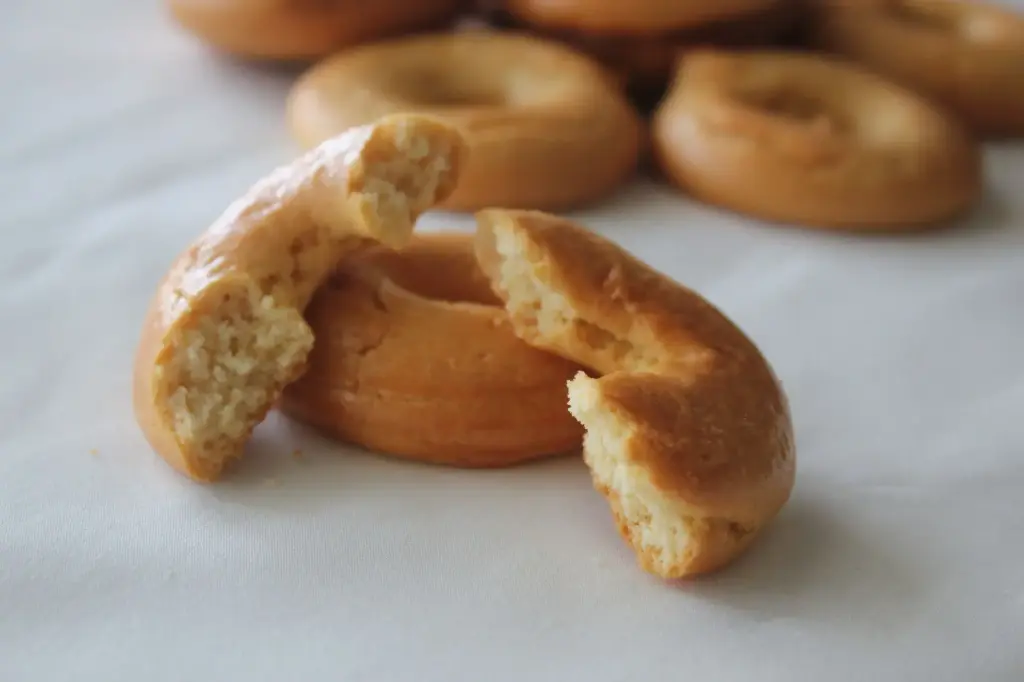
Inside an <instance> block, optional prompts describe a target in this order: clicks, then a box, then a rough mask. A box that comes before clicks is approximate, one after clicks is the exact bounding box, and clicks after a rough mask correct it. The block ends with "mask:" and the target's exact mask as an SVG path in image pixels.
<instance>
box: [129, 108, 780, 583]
mask: <svg viewBox="0 0 1024 682" xmlns="http://www.w3.org/2000/svg"><path fill="white" fill-rule="evenodd" d="M466 158H467V145H466V141H465V140H464V138H463V137H462V136H461V134H460V133H459V132H458V130H457V129H456V128H455V127H452V126H449V125H448V124H444V123H440V122H438V121H436V120H434V119H431V118H427V117H421V116H416V115H396V116H392V117H387V118H384V119H381V120H379V121H377V122H375V123H372V124H368V125H366V126H361V127H357V128H353V129H350V130H349V131H346V132H344V133H341V134H340V135H339V136H336V137H333V138H331V139H329V140H327V141H325V142H324V143H322V144H321V145H319V146H317V147H315V148H314V149H313V150H312V151H310V152H308V153H306V154H304V155H303V156H301V157H299V158H298V159H296V160H295V161H293V162H292V163H290V164H288V165H286V166H283V167H281V168H279V169H277V170H275V171H273V172H272V173H270V174H269V175H267V176H266V177H265V178H263V179H262V180H260V181H259V182H257V183H256V184H255V185H254V186H253V187H252V189H250V190H249V191H248V192H247V193H246V194H245V195H244V196H243V197H241V198H240V199H238V200H236V201H235V202H233V203H232V204H231V205H230V206H229V207H228V208H227V209H226V210H225V212H224V213H223V215H222V216H220V218H218V219H217V220H216V221H215V222H214V223H213V225H212V226H211V227H210V228H209V229H208V230H206V231H205V232H204V233H202V234H201V235H200V236H199V237H198V238H197V240H196V241H195V243H194V244H192V245H191V246H190V247H189V248H188V249H186V250H185V251H184V252H183V253H182V254H181V255H180V256H179V257H178V258H177V259H176V260H175V262H174V264H173V265H172V266H171V269H170V271H169V272H168V273H167V275H166V276H165V278H164V279H163V281H162V282H161V284H160V286H159V288H158V289H157V292H156V294H155V296H154V298H153V302H152V305H151V307H150V310H149V313H148V315H147V318H146V321H145V324H144V327H143V334H142V339H141V342H140V344H139V348H138V351H137V354H136V359H135V371H134V374H135V377H134V406H135V414H136V418H137V420H138V423H139V425H140V426H141V428H142V431H143V433H144V434H145V436H146V438H147V440H148V441H149V443H150V444H151V445H152V447H153V448H154V450H156V452H157V453H159V454H160V455H161V456H162V457H163V458H164V459H165V460H166V461H167V462H168V463H169V464H170V465H171V466H173V467H174V468H175V469H177V470H178V471H180V472H182V473H184V474H186V475H188V476H190V477H191V478H193V479H195V480H197V481H205V482H210V481H215V480H217V479H218V478H220V476H221V475H222V474H223V472H224V470H225V467H226V466H227V465H228V463H229V462H231V461H232V460H234V459H237V458H238V457H240V456H241V455H242V454H243V452H244V449H245V444H246V442H247V440H248V439H249V438H250V436H251V435H252V432H253V430H254V428H255V427H256V426H257V425H258V424H259V423H260V422H261V421H262V420H263V419H264V418H265V416H266V415H267V413H268V412H269V411H270V409H271V408H272V407H274V406H279V407H280V408H281V410H282V411H283V412H284V413H285V414H287V415H291V416H292V417H294V418H296V419H298V420H301V421H303V422H305V423H308V424H311V425H314V426H316V427H319V428H321V429H323V430H324V431H325V432H327V433H329V434H332V435H334V436H336V437H338V438H340V439H342V440H344V441H347V442H351V443H356V444H360V445H363V446H365V447H367V448H372V449H376V450H378V451H381V452H384V453H389V454H393V455H397V456H400V457H405V458H408V459H416V460H420V461H427V462H433V463H438V464H448V465H454V466H464V467H496V466H509V465H512V464H516V463H521V462H524V461H527V460H531V459H536V458H539V457H544V456H551V455H556V454H563V453H567V452H571V451H573V450H576V449H578V448H579V446H580V445H581V442H582V445H583V453H584V460H585V461H586V463H587V465H588V466H589V468H590V471H591V473H592V477H593V481H594V486H595V488H596V489H597V490H599V491H600V492H601V493H602V494H604V496H605V497H606V498H607V499H608V502H609V504H610V506H611V509H612V512H613V514H614V518H615V520H616V523H617V525H618V527H619V530H620V531H621V533H622V535H623V537H624V538H626V540H627V541H628V542H629V543H630V545H631V546H632V547H633V548H634V550H635V552H636V554H637V556H638V559H639V561H640V563H641V565H642V566H643V567H644V568H645V569H647V570H648V571H650V572H651V573H653V574H655V575H659V576H663V577H666V578H679V577H683V576H689V575H696V574H700V573H705V572H708V571H712V570H715V569H717V568H720V567H722V566H725V565H726V564H728V563H729V562H730V561H732V560H733V559H734V558H736V557H737V556H739V555H740V554H741V553H742V552H743V551H744V550H745V549H746V548H747V547H748V546H749V545H750V544H751V542H752V541H753V540H754V538H755V537H757V535H758V534H759V531H760V530H761V529H762V528H764V527H765V526H766V525H767V524H768V523H769V522H770V521H771V520H772V519H773V518H774V517H775V515H776V514H777V513H778V512H779V511H780V509H781V508H782V507H783V505H784V504H785V503H786V501H787V500H788V498H789V495H790V491H791V489H792V486H793V481H794V472H795V453H794V443H793V432H792V425H791V420H790V415H789V406H788V404H787V401H786V398H785V396H784V394H783V392H782V389H781V386H780V384H779V382H778V380H777V379H776V377H775V375H774V374H773V372H772V370H771V368H770V366H769V364H768V362H767V361H766V360H765V359H764V357H763V356H762V355H761V353H760V352H759V351H758V349H757V348H756V346H755V345H754V344H753V343H752V342H751V341H750V340H749V339H748V338H747V337H746V336H745V335H744V334H743V332H742V331H741V330H740V329H739V328H737V327H736V326H735V325H734V324H733V323H732V322H730V321H729V319H728V318H727V317H726V316H725V315H724V314H722V313H721V312H719V311H718V310H717V309H716V308H714V307H713V306H712V305H711V304H710V303H708V302H707V301H705V300H704V299H702V298H701V297H700V296H699V295H698V294H697V293H695V292H693V291H691V290H689V289H686V288H685V287H683V286H682V285H680V284H677V283H676V282H674V281H672V280H671V279H669V278H668V277H666V276H665V275H662V274H660V273H658V272H656V271H654V270H652V269H651V268H650V267H648V266H647V265H645V264H644V263H643V262H641V261H640V260H638V259H637V258H635V257H634V256H632V255H630V254H629V253H627V252H626V251H624V250H623V249H622V248H620V247H619V246H617V245H616V244H614V243H612V242H610V241H607V240H605V239H603V238H601V237H598V236H597V235H595V234H593V233H592V232H590V231H589V230H587V229H586V228H584V227H582V226H580V225H578V224H575V223H572V222H569V221H567V220H565V219H562V218H559V217H557V216H555V215H553V214H550V213H543V212H538V211H524V210H509V209H489V210H485V211H481V212H479V213H478V214H477V223H478V230H477V234H476V237H475V238H471V237H470V236H469V235H463V234H433V235H422V236H417V235H414V234H413V226H414V223H415V221H416V219H417V217H418V216H419V215H420V214H422V213H423V212H424V211H426V210H429V209H430V208H432V207H434V206H437V205H440V204H442V203H443V202H444V200H445V199H446V198H447V197H448V196H450V195H451V193H452V192H453V191H454V188H455V187H456V186H457V185H458V182H459V179H460V176H461V174H462V173H463V172H465V169H466V165H465V164H464V159H466ZM567 386H568V394H567V392H566V387H567ZM584 432H585V435H584Z"/></svg>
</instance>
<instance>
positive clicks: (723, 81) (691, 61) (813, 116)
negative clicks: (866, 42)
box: [652, 50, 982, 231]
mask: <svg viewBox="0 0 1024 682" xmlns="http://www.w3.org/2000/svg"><path fill="white" fill-rule="evenodd" d="M652 132H653V139H654V147H655V154H656V156H657V158H658V160H659V162H660V165H661V166H662V167H663V168H664V170H665V172H666V175H667V176H668V177H669V178H670V179H671V180H672V181H673V182H674V183H675V184H677V185H678V186H679V187H681V188H682V189H684V190H685V191H686V192H688V193H689V194H690V195H692V196H693V197H695V198H697V199H699V200H702V201H705V202H707V203H710V204H717V205H720V206H723V207H726V208H729V209H732V210H735V211H737V212H740V213H746V214H750V215H753V216H756V217H759V218H762V219H765V220H770V221H778V222H787V223H795V224H799V225H804V226H809V227H819V228H836V229H851V230H854V229H855V230H865V231H867V230H912V229H920V228H924V227H927V226H930V225H934V224H937V223H940V222H942V221H945V220H946V219H949V218H951V217H954V216H956V215H959V214H961V213H962V212H964V211H966V210H967V209H968V208H970V207H971V206H972V205H973V204H974V203H975V202H976V200H977V199H978V197H979V195H980V193H981V189H982V166H981V151H980V148H979V144H978V142H977V141H976V140H975V139H974V138H973V136H972V135H971V133H970V132H969V131H968V130H967V129H966V128H965V127H964V126H963V125H962V124H961V123H960V122H959V121H958V120H956V119H955V118H954V117H953V116H951V115H949V114H947V113H946V112H945V111H944V110H942V109H941V108H939V107H937V106H935V105H933V104H932V103H931V102H929V101H928V100H926V99H924V98H922V97H919V96H917V95H915V94H913V93H912V92H910V91H909V90H906V89H904V88H902V87H900V86H897V85H895V84H893V83H891V82H889V81H887V80H885V79H884V78H882V77H881V76H877V75H875V74H873V73H871V72H869V71H866V70H864V69H861V68H859V67H857V66H855V65H852V64H848V63H844V62H840V61H838V60H834V59H832V58H828V57H822V56H818V55H808V54H800V53H787V52H754V51H751V52H737V53H727V52H722V51H715V50H700V51H694V52H692V53H690V54H688V55H686V56H685V57H684V58H683V59H682V60H681V62H680V66H679V70H678V72H677V75H676V78H675V81H674V83H673V85H672V88H671V89H670V91H669V93H668V94H667V96H666V97H665V99H664V100H663V102H662V103H661V105H660V106H659V108H658V110H657V112H656V113H655V116H654V121H653V124H652Z"/></svg>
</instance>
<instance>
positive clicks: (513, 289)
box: [495, 230, 654, 371]
mask: <svg viewBox="0 0 1024 682" xmlns="http://www.w3.org/2000/svg"><path fill="white" fill-rule="evenodd" d="M495 248H496V250H497V252H498V254H499V255H500V256H501V266H500V271H499V272H498V278H499V285H500V287H501V288H502V290H503V291H505V292H506V308H507V309H508V312H509V315H510V316H511V317H512V319H513V320H514V321H515V323H516V326H517V327H518V328H519V329H520V330H521V331H522V332H525V333H526V334H527V335H528V336H529V337H530V339H529V340H531V341H534V342H542V343H543V344H544V345H554V346H556V347H558V348H559V349H561V350H563V351H565V352H567V353H571V354H572V355H573V357H574V358H575V359H576V360H577V361H579V362H581V363H582V364H584V365H589V366H592V367H594V368H596V369H599V370H602V371H609V370H611V369H612V368H615V369H629V370H633V371H643V370H647V369H650V368H652V367H653V364H654V359H653V358H651V357H649V354H648V353H645V352H644V350H643V349H642V348H640V347H639V346H638V345H637V344H634V343H633V342H632V341H631V340H630V339H629V338H625V337H624V336H623V335H621V334H615V333H614V332H612V331H610V330H608V329H605V328H604V327H602V326H601V325H599V324H597V323H596V322H594V321H590V320H585V319H583V318H582V317H581V316H580V315H579V312H578V311H577V310H576V309H575V308H574V307H573V306H572V304H571V303H570V302H569V300H568V299H567V298H566V297H565V296H564V295H562V294H561V293H560V292H558V291H557V290H556V289H555V288H554V287H552V286H551V285H550V284H548V283H547V282H546V281H545V278H544V277H543V274H542V272H540V268H539V267H538V265H537V264H535V263H533V262H531V261H530V259H528V258H526V257H525V255H524V253H523V249H522V248H521V247H520V245H519V244H517V243H516V240H515V235H514V234H513V233H512V232H511V231H507V230H497V231H496V234H495Z"/></svg>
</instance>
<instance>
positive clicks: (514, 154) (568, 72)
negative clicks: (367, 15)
mask: <svg viewBox="0 0 1024 682" xmlns="http://www.w3.org/2000/svg"><path fill="white" fill-rule="evenodd" d="M407 111H418V112H424V113H429V114H430V115H431V116H436V117H438V118H440V119H442V120H444V121H446V122H447V123H449V124H450V125H452V126H454V127H456V128H458V129H459V130H460V131H461V132H462V134H463V136H464V137H465V139H466V141H467V144H468V145H469V150H470V152H469V156H468V158H467V161H466V163H467V166H466V170H465V172H464V173H462V174H461V176H460V179H459V184H458V186H457V187H456V188H455V191H454V193H453V194H452V195H451V196H450V197H448V199H447V200H446V201H445V202H444V205H443V208H446V209H449V210H454V211H473V210H478V209H480V208H488V207H491V206H502V207H506V208H536V209H540V208H543V209H546V210H568V209H573V208H578V207H581V206H584V205H587V204H590V203H592V202H595V201H597V200H599V199H601V198H603V197H605V196H606V195H608V194H610V193H611V192H612V191H613V190H614V189H615V188H617V187H618V186H619V185H621V184H622V183H623V182H624V181H625V180H626V179H627V178H628V177H629V176H630V175H631V174H632V173H633V172H634V170H635V169H636V167H637V165H638V155H639V149H640V147H641V142H642V139H643V135H642V132H641V131H642V124H641V121H640V117H639V114H638V113H637V112H636V111H635V110H634V109H633V108H632V106H631V105H630V104H629V102H628V100H627V99H626V97H625V95H624V94H623V93H622V92H621V90H620V89H619V88H617V87H616V86H615V85H614V84H613V83H612V81H611V79H610V78H609V76H608V74H607V73H606V72H605V71H604V70H603V69H602V68H601V67H600V66H599V65H598V64H596V63H595V62H593V61H592V60H591V59H589V58H588V57H585V56H583V55H582V54H580V53H578V52H576V51H574V50H571V49H569V48H567V47H564V46H562V45H559V44H557V43H554V42H551V41H546V40H542V39H539V38H535V37H531V36H527V35H523V34H518V33H511V32H490V31H484V30H466V31H464V32H460V33H452V34H431V35H422V36H416V37H412V38H405V39H398V40H390V41H382V42H379V43H375V44H373V45H365V46H361V47H357V48H353V49H351V50H347V51H345V52H341V53H339V54H337V55H334V56H332V57H330V58H328V59H326V60H324V61H323V62H321V63H320V64H318V65H316V66H314V67H313V68H312V69H310V70H309V71H308V72H307V73H305V74H304V75H303V76H302V77H301V78H300V79H299V81H298V82H297V83H296V84H295V86H294V88H293V89H292V91H291V94H290V96H289V100H288V121H289V124H290V128H291V130H292V133H293V134H294V136H295V138H296V139H297V140H298V141H299V142H300V143H301V144H303V145H305V146H309V145H314V144H317V143H318V142H319V141H320V140H322V139H324V138H326V137H329V136H331V135H334V134H336V133H337V131H339V130H343V129H345V128H347V127H350V126H353V125H361V124H364V123H366V122H368V121H372V120H373V119H375V118H376V117H378V116H382V115H386V114H391V113H397V112H407Z"/></svg>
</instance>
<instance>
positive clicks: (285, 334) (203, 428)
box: [161, 287, 313, 473]
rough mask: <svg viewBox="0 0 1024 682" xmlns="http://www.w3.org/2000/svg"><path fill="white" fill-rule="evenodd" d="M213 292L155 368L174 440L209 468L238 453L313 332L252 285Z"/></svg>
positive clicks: (292, 373) (294, 371)
mask: <svg viewBox="0 0 1024 682" xmlns="http://www.w3.org/2000/svg"><path fill="white" fill-rule="evenodd" d="M220 295H221V297H222V298H221V300H220V301H219V302H218V304H217V305H216V306H213V307H212V308H213V309H212V311H211V312H209V313H207V314H205V315H202V316H201V317H199V318H198V320H197V321H196V322H195V324H193V325H190V326H189V327H188V328H187V329H185V330H183V331H182V332H181V336H180V338H179V339H178V342H177V343H174V344H171V348H173V349H174V351H173V354H172V355H171V357H170V358H169V359H168V360H167V361H166V362H165V363H164V365H163V367H162V373H161V374H162V376H163V378H164V390H165V391H166V395H167V402H166V405H167V409H168V410H169V415H168V417H169V422H170V423H171V424H172V425H173V429H174V433H175V435H176V436H177V438H178V441H179V443H181V444H182V445H183V446H186V449H187V450H188V451H190V452H191V453H192V455H193V458H194V459H195V460H197V462H198V463H199V464H200V466H202V467H203V468H204V469H206V470H207V471H209V472H214V473H215V472H217V471H219V470H220V468H221V467H222V466H223V464H224V462H225V460H226V459H228V458H230V457H232V456H236V455H238V454H239V453H240V450H241V445H242V443H243V442H244V441H245V440H246V439H247V438H248V436H249V434H250V433H251V431H252V429H253V427H254V426H255V425H256V424H257V423H259V421H260V420H262V419H263V417H264V416H265V415H266V412H267V411H268V409H269V408H270V406H271V405H272V404H273V403H274V401H275V400H276V399H277V396H278V395H279V394H280V392H281V390H282V389H283V388H284V386H285V385H286V384H287V383H289V382H291V381H293V380H294V379H295V378H296V377H297V376H298V374H299V373H300V372H301V371H302V369H303V367H304V366H305V361H306V357H307V355H308V354H309V352H310V350H311V349H312V347H313V334H312V331H311V330H310V329H309V326H308V325H307V324H306V322H305V321H304V320H303V318H302V316H301V314H300V313H299V312H298V311H297V310H296V309H295V308H292V307H281V306H279V305H277V304H276V303H275V301H274V299H273V298H272V297H271V296H268V295H264V294H262V293H261V292H260V291H259V289H258V288H256V287H252V288H250V289H245V288H241V289H238V290H233V291H229V292H224V293H222V294H220Z"/></svg>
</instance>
